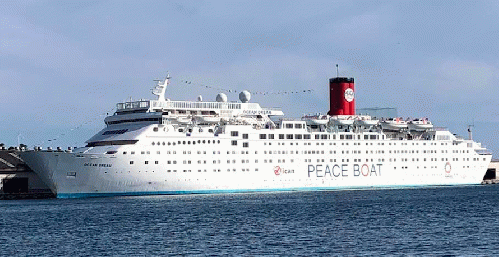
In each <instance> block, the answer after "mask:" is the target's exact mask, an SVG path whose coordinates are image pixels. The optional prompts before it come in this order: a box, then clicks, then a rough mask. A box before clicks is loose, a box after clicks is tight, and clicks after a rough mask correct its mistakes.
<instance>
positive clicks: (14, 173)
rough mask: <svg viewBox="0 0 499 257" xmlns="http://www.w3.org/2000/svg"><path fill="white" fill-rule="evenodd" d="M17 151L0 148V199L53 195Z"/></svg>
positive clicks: (34, 197) (39, 197)
mask: <svg viewBox="0 0 499 257" xmlns="http://www.w3.org/2000/svg"><path fill="white" fill-rule="evenodd" d="M17 152H18V151H17V150H3V149H1V150H0V200H10V199H41V198H53V197H55V196H54V194H53V193H52V192H51V191H50V189H49V188H48V187H47V186H46V185H45V184H44V183H43V182H42V180H41V179H40V178H39V177H38V175H37V174H36V173H35V172H33V171H32V170H31V169H30V168H29V167H28V166H27V165H26V164H25V163H24V161H23V160H21V159H20V158H19V156H18V154H17Z"/></svg>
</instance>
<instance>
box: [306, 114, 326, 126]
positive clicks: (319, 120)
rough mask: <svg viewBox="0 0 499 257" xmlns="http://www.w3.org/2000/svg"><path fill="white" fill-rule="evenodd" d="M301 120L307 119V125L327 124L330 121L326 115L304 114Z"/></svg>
mask: <svg viewBox="0 0 499 257" xmlns="http://www.w3.org/2000/svg"><path fill="white" fill-rule="evenodd" d="M301 120H303V121H305V122H306V123H307V125H326V124H327V123H328V122H329V119H328V117H327V116H326V115H316V116H303V117H302V118H301Z"/></svg>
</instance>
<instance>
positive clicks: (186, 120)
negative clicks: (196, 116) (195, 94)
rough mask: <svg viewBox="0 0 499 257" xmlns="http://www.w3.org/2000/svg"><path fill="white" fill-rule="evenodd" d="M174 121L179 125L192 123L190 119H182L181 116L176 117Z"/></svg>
mask: <svg viewBox="0 0 499 257" xmlns="http://www.w3.org/2000/svg"><path fill="white" fill-rule="evenodd" d="M176 121H177V123H179V124H191V123H192V119H191V117H185V116H184V117H182V116H179V117H177V118H176Z"/></svg>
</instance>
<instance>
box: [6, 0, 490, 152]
mask: <svg viewBox="0 0 499 257" xmlns="http://www.w3.org/2000/svg"><path fill="white" fill-rule="evenodd" d="M498 16H499V2H497V1H314V2H311V3H310V2H307V3H306V2H294V1H274V2H273V1H226V2H220V1H215V2H204V1H189V2H184V1H178V2H177V1H17V0H16V1H9V0H7V1H5V0H4V1H2V2H1V4H0V108H1V113H0V142H3V143H5V144H6V145H15V144H17V141H18V138H19V139H20V141H21V142H24V143H26V144H27V145H29V146H33V145H42V146H45V147H46V146H63V147H65V146H68V145H71V146H75V145H77V146H81V145H83V144H84V141H85V140H86V139H88V138H89V137H90V136H91V135H92V134H94V133H96V132H97V131H98V130H100V129H101V128H103V126H104V123H103V119H104V117H105V114H106V113H108V112H109V113H110V112H112V111H113V108H114V107H115V104H116V103H117V102H120V101H124V100H125V99H129V98H130V97H132V98H133V99H139V98H151V99H152V98H153V95H152V94H151V93H150V92H151V88H152V87H153V82H152V80H153V79H154V78H158V77H164V76H165V74H166V72H167V71H169V72H170V74H171V76H172V77H173V79H172V83H171V84H170V87H169V88H168V91H167V95H168V97H169V98H171V99H175V100H195V99H196V97H197V96H198V95H200V94H201V95H203V99H204V100H205V101H209V100H214V99H215V95H216V94H217V93H218V91H217V90H215V89H213V88H206V87H201V86H198V85H209V86H211V87H220V88H225V89H232V90H238V91H241V90H245V89H246V90H249V91H252V92H258V91H274V92H276V91H298V90H303V89H312V90H313V92H312V93H303V94H281V95H266V96H263V95H253V97H252V99H251V101H252V102H259V103H261V104H262V106H266V107H282V108H283V111H284V112H285V113H286V114H287V115H288V116H291V117H299V116H301V115H302V114H304V113H315V112H323V113H325V112H327V111H328V95H327V84H328V79H329V78H330V77H334V76H335V74H336V68H335V65H336V64H339V67H340V75H341V76H349V77H354V78H355V81H356V97H357V107H358V108H362V107H396V108H397V109H398V113H399V116H403V117H416V118H417V117H428V118H429V119H430V120H432V121H433V122H434V123H435V124H436V125H438V126H447V127H449V128H450V129H451V130H452V131H453V132H455V133H458V134H460V135H463V136H466V125H467V124H471V123H472V122H474V123H475V135H474V136H475V139H477V140H478V141H481V142H483V143H484V144H485V145H487V146H488V147H489V148H491V149H492V150H493V151H494V152H497V151H499V143H497V142H496V141H497V137H498V135H499V131H498V126H497V125H498V124H499V112H498V110H499V106H498V104H497V99H498V95H499V88H498V87H497V85H498V82H499V50H498V48H497V45H498V41H499V19H497V17H498ZM183 80H188V81H192V83H193V84H191V85H186V84H185V83H184V84H182V82H181V81H183ZM194 84H196V85H194ZM228 97H229V100H237V94H230V93H228ZM52 139H56V140H53V141H48V140H52ZM495 155H496V154H495ZM496 156H497V155H496Z"/></svg>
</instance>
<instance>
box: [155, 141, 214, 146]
mask: <svg viewBox="0 0 499 257" xmlns="http://www.w3.org/2000/svg"><path fill="white" fill-rule="evenodd" d="M196 143H197V144H220V140H197V141H196V140H192V141H190V140H189V141H185V140H183V141H180V140H179V141H177V142H159V141H158V142H152V143H151V144H152V145H158V146H160V145H177V144H179V145H190V144H193V145H195V144H196Z"/></svg>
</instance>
